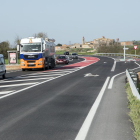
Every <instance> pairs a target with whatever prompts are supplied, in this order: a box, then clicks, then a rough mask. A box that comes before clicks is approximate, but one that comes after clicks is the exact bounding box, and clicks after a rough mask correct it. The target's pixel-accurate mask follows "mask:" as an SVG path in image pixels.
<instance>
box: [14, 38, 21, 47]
mask: <svg viewBox="0 0 140 140" xmlns="http://www.w3.org/2000/svg"><path fill="white" fill-rule="evenodd" d="M20 40H21V39H20V37H19V36H16V38H15V41H14V43H15V46H17V45H19V44H20Z"/></svg>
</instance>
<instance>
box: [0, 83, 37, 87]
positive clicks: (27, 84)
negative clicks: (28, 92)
mask: <svg viewBox="0 0 140 140" xmlns="http://www.w3.org/2000/svg"><path fill="white" fill-rule="evenodd" d="M37 83H38V82H34V83H24V84H14V85H4V86H0V88H3V87H15V86H25V85H26V86H28V85H33V84H37Z"/></svg>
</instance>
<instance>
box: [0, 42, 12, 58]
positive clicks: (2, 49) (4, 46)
mask: <svg viewBox="0 0 140 140" xmlns="http://www.w3.org/2000/svg"><path fill="white" fill-rule="evenodd" d="M9 45H10V44H9V42H8V41H3V42H1V43H0V53H1V54H3V55H4V58H8V53H7V51H8V50H9V49H10V48H9Z"/></svg>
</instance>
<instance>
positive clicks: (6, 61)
mask: <svg viewBox="0 0 140 140" xmlns="http://www.w3.org/2000/svg"><path fill="white" fill-rule="evenodd" d="M5 64H6V65H7V64H8V59H5ZM18 64H20V59H18Z"/></svg>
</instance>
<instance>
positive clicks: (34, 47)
mask: <svg viewBox="0 0 140 140" xmlns="http://www.w3.org/2000/svg"><path fill="white" fill-rule="evenodd" d="M40 51H41V44H40V43H31V44H22V45H21V52H40Z"/></svg>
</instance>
